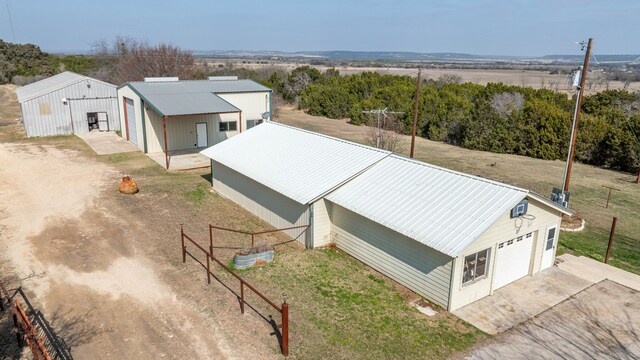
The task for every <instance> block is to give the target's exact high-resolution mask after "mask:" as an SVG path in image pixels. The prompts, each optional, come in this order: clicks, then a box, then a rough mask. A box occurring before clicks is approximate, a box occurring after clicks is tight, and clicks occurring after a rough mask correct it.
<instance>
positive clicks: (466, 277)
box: [462, 248, 491, 284]
mask: <svg viewBox="0 0 640 360" xmlns="http://www.w3.org/2000/svg"><path fill="white" fill-rule="evenodd" d="M490 253H491V249H490V248H489V249H485V250H482V251H478V252H477V253H475V254H471V255H467V256H465V257H464V271H463V273H462V284H471V283H474V282H476V281H478V280H481V279H484V278H486V277H487V269H488V267H489V254H490Z"/></svg>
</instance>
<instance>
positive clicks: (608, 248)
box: [604, 216, 618, 264]
mask: <svg viewBox="0 0 640 360" xmlns="http://www.w3.org/2000/svg"><path fill="white" fill-rule="evenodd" d="M617 222H618V218H617V217H615V216H614V217H613V222H612V223H611V233H609V245H607V253H606V254H605V256H604V263H605V264H608V263H609V254H610V253H611V246H612V245H613V235H614V234H615V233H616V223H617Z"/></svg>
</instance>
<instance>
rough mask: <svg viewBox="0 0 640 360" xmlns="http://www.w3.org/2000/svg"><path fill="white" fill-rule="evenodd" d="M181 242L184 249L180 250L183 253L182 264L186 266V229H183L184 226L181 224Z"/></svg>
mask: <svg viewBox="0 0 640 360" xmlns="http://www.w3.org/2000/svg"><path fill="white" fill-rule="evenodd" d="M180 241H181V243H182V249H180V250H181V251H182V263H183V264H184V263H185V262H187V249H186V247H185V246H184V229H183V228H182V224H180Z"/></svg>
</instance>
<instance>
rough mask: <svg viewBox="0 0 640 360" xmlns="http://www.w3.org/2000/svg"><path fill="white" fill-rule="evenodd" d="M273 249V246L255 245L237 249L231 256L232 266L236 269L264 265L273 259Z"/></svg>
mask: <svg viewBox="0 0 640 360" xmlns="http://www.w3.org/2000/svg"><path fill="white" fill-rule="evenodd" d="M274 255H275V249H274V247H273V246H268V245H267V246H256V247H252V248H249V249H247V250H243V251H239V252H237V253H236V254H235V255H234V256H233V266H235V268H236V269H246V268H249V267H252V266H258V265H264V264H268V263H270V262H272V261H273V256H274Z"/></svg>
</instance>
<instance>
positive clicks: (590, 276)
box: [557, 254, 640, 291]
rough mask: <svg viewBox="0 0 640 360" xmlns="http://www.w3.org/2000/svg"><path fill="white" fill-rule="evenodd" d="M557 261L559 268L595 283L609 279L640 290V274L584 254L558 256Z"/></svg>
mask: <svg viewBox="0 0 640 360" xmlns="http://www.w3.org/2000/svg"><path fill="white" fill-rule="evenodd" d="M557 263H558V268H560V269H562V270H564V271H566V272H568V273H570V274H573V275H575V276H577V277H579V278H582V279H585V280H588V281H591V282H594V283H595V282H600V281H602V280H604V279H609V280H611V281H615V282H617V283H618V284H621V285H624V286H627V287H630V288H632V289H634V290H637V291H640V275H636V274H633V273H630V272H628V271H624V270H622V269H618V268H616V267H613V266H611V265H607V264H605V263H601V262H599V261H596V260H593V259H589V258H587V257H584V256H574V255H571V254H563V255H560V256H558V259H557Z"/></svg>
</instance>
